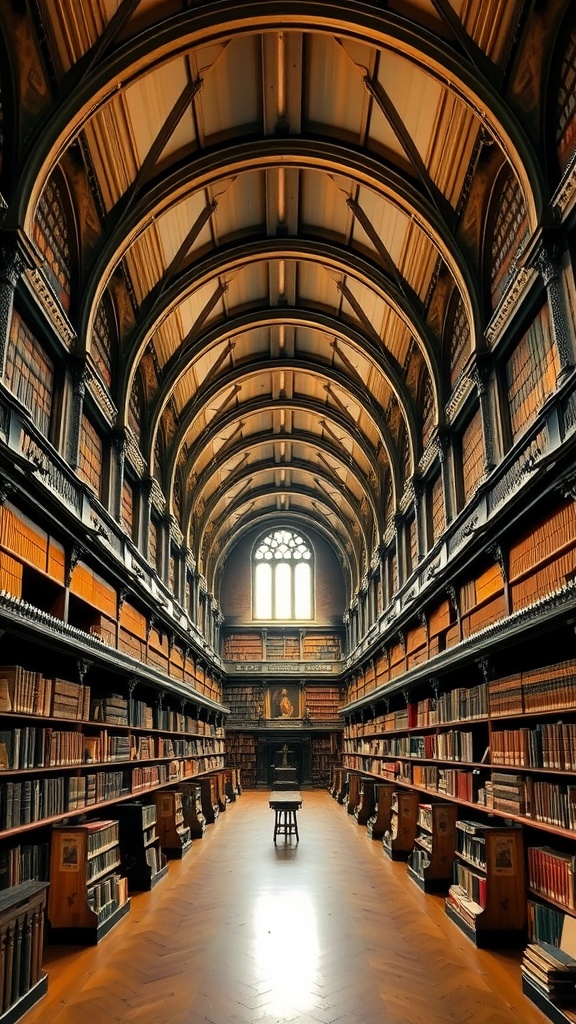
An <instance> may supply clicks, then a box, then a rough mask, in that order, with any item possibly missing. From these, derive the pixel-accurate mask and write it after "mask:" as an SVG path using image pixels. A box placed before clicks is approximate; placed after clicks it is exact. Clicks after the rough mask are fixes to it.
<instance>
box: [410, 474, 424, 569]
mask: <svg viewBox="0 0 576 1024" xmlns="http://www.w3.org/2000/svg"><path fill="white" fill-rule="evenodd" d="M412 486H413V488H414V521H415V523H416V551H417V558H418V561H420V560H421V559H422V558H424V555H425V554H426V516H425V506H424V502H423V500H422V499H423V498H424V491H425V487H424V481H423V480H422V479H421V478H420V477H419V476H415V477H413V479H412ZM412 568H413V569H415V568H416V566H415V565H413V566H412Z"/></svg>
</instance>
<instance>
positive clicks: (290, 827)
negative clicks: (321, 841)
mask: <svg viewBox="0 0 576 1024" xmlns="http://www.w3.org/2000/svg"><path fill="white" fill-rule="evenodd" d="M276 836H296V842H299V838H300V837H299V836H298V822H297V820H296V808H293V809H292V808H285V807H277V808H276V812H275V815H274V842H276Z"/></svg>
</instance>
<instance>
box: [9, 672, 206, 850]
mask: <svg viewBox="0 0 576 1024" xmlns="http://www.w3.org/2000/svg"><path fill="white" fill-rule="evenodd" d="M118 682H119V683H122V685H123V687H124V693H121V692H120V688H118V691H111V690H108V689H107V688H105V687H103V685H102V682H101V681H100V680H96V681H95V682H94V683H92V684H91V685H88V684H87V683H76V682H73V681H71V680H68V679H63V678H61V677H57V676H49V675H44V674H43V673H41V672H38V671H35V670H32V669H27V668H25V667H23V666H22V665H8V666H2V667H0V713H1V714H2V722H1V723H0V724H1V726H2V728H1V729H0V839H1V838H2V833H6V834H10V833H11V832H13V831H15V830H20V829H22V828H31V827H33V826H36V825H38V826H39V825H42V824H45V823H47V822H50V821H55V820H57V819H58V818H61V817H64V816H68V815H71V814H72V815H75V814H80V813H82V812H83V811H85V810H86V809H90V808H93V807H96V806H101V805H104V804H108V803H114V802H115V801H119V800H126V799H129V798H130V797H133V796H137V795H139V794H141V793H143V792H148V791H153V790H155V789H158V788H159V787H162V786H165V785H168V784H169V783H171V782H176V781H178V780H179V779H180V778H186V777H189V776H191V775H194V774H197V773H198V772H199V771H202V772H204V771H213V770H216V769H220V768H222V767H223V761H224V737H223V728H222V727H221V726H218V727H217V726H216V725H215V724H214V723H212V724H209V723H208V722H205V721H202V720H201V719H199V717H198V716H193V715H192V714H190V713H185V710H184V709H183V702H182V701H181V700H179V701H178V705H176V704H175V703H174V704H173V705H172V706H170V705H168V704H166V705H163V704H162V702H161V701H160V700H159V699H158V693H157V691H156V692H155V691H153V690H151V689H150V688H149V687H148V688H146V687H144V686H143V687H141V688H140V691H139V690H138V688H137V687H136V688H134V686H133V685H132V686H131V688H128V686H127V683H126V682H125V681H122V680H118ZM139 692H140V694H141V697H140V696H137V695H138V693H139ZM144 697H146V698H147V699H144ZM154 698H156V699H155V703H153V700H154Z"/></svg>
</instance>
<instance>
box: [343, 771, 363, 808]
mask: <svg viewBox="0 0 576 1024" xmlns="http://www.w3.org/2000/svg"><path fill="white" fill-rule="evenodd" d="M345 803H346V810H347V811H348V814H355V812H356V808H357V806H358V804H359V803H360V775H359V773H358V772H355V771H351V772H348V792H347V794H346V800H345Z"/></svg>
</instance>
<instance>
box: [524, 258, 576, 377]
mask: <svg viewBox="0 0 576 1024" xmlns="http://www.w3.org/2000/svg"><path fill="white" fill-rule="evenodd" d="M534 266H535V267H536V269H537V271H538V273H539V274H540V275H541V277H542V280H543V282H544V285H545V287H546V292H547V295H548V308H549V310H550V323H551V326H552V336H553V338H554V343H555V345H556V350H557V352H558V361H559V363H560V369H559V371H558V381H560V380H561V379H562V377H564V376H565V375H566V374H567V373H568V372H569V370H570V369H571V368H572V366H573V365H574V353H573V351H572V344H571V340H570V328H569V319H568V311H567V309H566V301H565V297H564V289H563V287H562V267H561V263H560V251H559V248H558V246H551V247H550V248H545V247H543V248H541V249H540V250H539V252H538V253H537V255H536V257H535V260H534Z"/></svg>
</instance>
